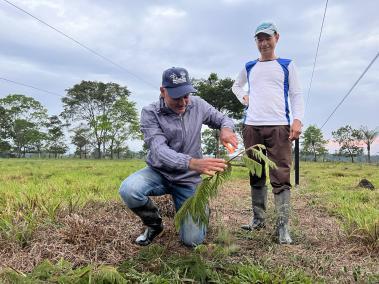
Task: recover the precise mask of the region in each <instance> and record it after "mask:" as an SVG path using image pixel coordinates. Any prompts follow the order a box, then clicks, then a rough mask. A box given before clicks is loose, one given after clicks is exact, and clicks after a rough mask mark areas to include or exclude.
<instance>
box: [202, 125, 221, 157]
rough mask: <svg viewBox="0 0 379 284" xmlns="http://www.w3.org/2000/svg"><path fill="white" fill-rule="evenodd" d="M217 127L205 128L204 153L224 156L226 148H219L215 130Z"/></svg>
mask: <svg viewBox="0 0 379 284" xmlns="http://www.w3.org/2000/svg"><path fill="white" fill-rule="evenodd" d="M216 131H218V130H217V129H205V130H204V131H203V132H202V140H203V141H202V142H203V144H204V148H203V153H204V154H206V155H213V156H215V157H217V155H220V156H223V155H226V150H225V149H224V148H221V149H219V143H218V141H217V140H216V139H215V136H216V135H215V132H216Z"/></svg>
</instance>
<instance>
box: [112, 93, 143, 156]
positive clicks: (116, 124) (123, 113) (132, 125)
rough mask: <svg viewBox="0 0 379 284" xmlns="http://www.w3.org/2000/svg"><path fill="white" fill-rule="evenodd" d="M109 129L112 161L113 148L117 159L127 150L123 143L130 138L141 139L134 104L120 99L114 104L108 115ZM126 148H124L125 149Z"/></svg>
mask: <svg viewBox="0 0 379 284" xmlns="http://www.w3.org/2000/svg"><path fill="white" fill-rule="evenodd" d="M109 117H110V121H111V123H110V129H109V133H108V137H109V141H110V145H109V150H110V156H111V158H112V159H113V155H114V151H115V148H116V150H117V157H118V158H120V151H122V150H123V149H122V148H124V150H127V149H128V148H127V146H124V145H123V144H124V142H125V141H127V140H128V139H130V138H133V139H134V138H141V135H142V133H141V132H140V130H139V123H138V115H137V111H136V108H135V104H134V103H131V102H129V101H128V100H126V99H124V98H123V99H120V100H118V101H117V102H115V104H114V107H113V108H112V109H111V111H110V113H109ZM125 147H126V148H125Z"/></svg>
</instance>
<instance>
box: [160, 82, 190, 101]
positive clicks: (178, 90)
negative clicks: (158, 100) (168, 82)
mask: <svg viewBox="0 0 379 284" xmlns="http://www.w3.org/2000/svg"><path fill="white" fill-rule="evenodd" d="M166 89H167V92H168V95H169V96H170V97H171V98H173V99H178V98H181V97H184V96H185V95H187V94H189V93H196V92H197V90H196V89H195V88H194V87H193V86H192V85H183V86H179V87H175V88H166Z"/></svg>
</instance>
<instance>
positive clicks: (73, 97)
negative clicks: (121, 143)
mask: <svg viewBox="0 0 379 284" xmlns="http://www.w3.org/2000/svg"><path fill="white" fill-rule="evenodd" d="M129 96H130V92H129V90H128V89H127V88H126V87H122V86H120V85H118V84H116V83H106V84H105V83H102V82H94V81H82V82H81V83H80V84H76V85H74V86H73V87H72V88H70V89H68V90H67V95H66V97H64V98H63V99H62V102H63V107H64V110H63V112H62V116H63V117H65V118H66V119H67V120H68V121H82V122H85V124H86V125H88V126H89V128H90V130H91V134H92V136H93V137H94V139H95V143H96V149H97V155H98V158H101V156H102V155H101V153H102V151H103V152H105V145H106V143H107V142H108V141H110V133H111V132H112V128H113V125H114V123H115V120H112V117H113V113H114V111H115V109H117V111H116V112H117V113H122V112H126V113H128V114H129V115H130V117H125V116H124V117H121V118H120V117H117V119H123V120H124V121H117V122H119V123H124V125H128V124H132V123H133V122H134V121H137V120H138V118H137V111H136V110H135V105H134V103H133V102H130V101H129ZM120 102H122V103H120ZM131 109H133V110H134V112H131V111H130V110H131ZM115 127H116V126H115Z"/></svg>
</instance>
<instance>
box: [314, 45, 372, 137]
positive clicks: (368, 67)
mask: <svg viewBox="0 0 379 284" xmlns="http://www.w3.org/2000/svg"><path fill="white" fill-rule="evenodd" d="M378 57H379V52H378V53H377V54H376V56H375V57H374V59H373V60H371V62H370V64H369V65H368V66H367V67H366V69H365V70H364V71H363V73H362V74H361V76H359V78H358V80H357V81H356V82H355V83H354V85H353V86H352V87H351V88H350V90H349V91H348V92H347V94H346V95H345V96H344V97H343V99H342V100H341V101H340V102H339V104H338V105H337V106H336V107H335V109H334V110H333V111H332V113H331V114H330V115H329V117H328V118H327V119H326V121H325V122H324V124H323V125H322V126H321V127H320V130H321V129H322V128H323V127H324V126H325V124H326V123H327V122H328V121H329V119H330V118H331V117H332V115H333V114H334V113H335V112H336V110H337V109H338V108H339V106H340V105H341V104H342V103H343V102H344V101H345V99H346V98H347V97H348V96H349V95H350V93H351V92H352V91H353V89H354V88H355V86H356V85H357V84H358V82H359V81H360V80H361V79H362V78H363V76H364V75H365V74H366V72H367V71H368V69H370V67H371V65H372V64H373V63H374V62H375V60H376V59H377V58H378Z"/></svg>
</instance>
